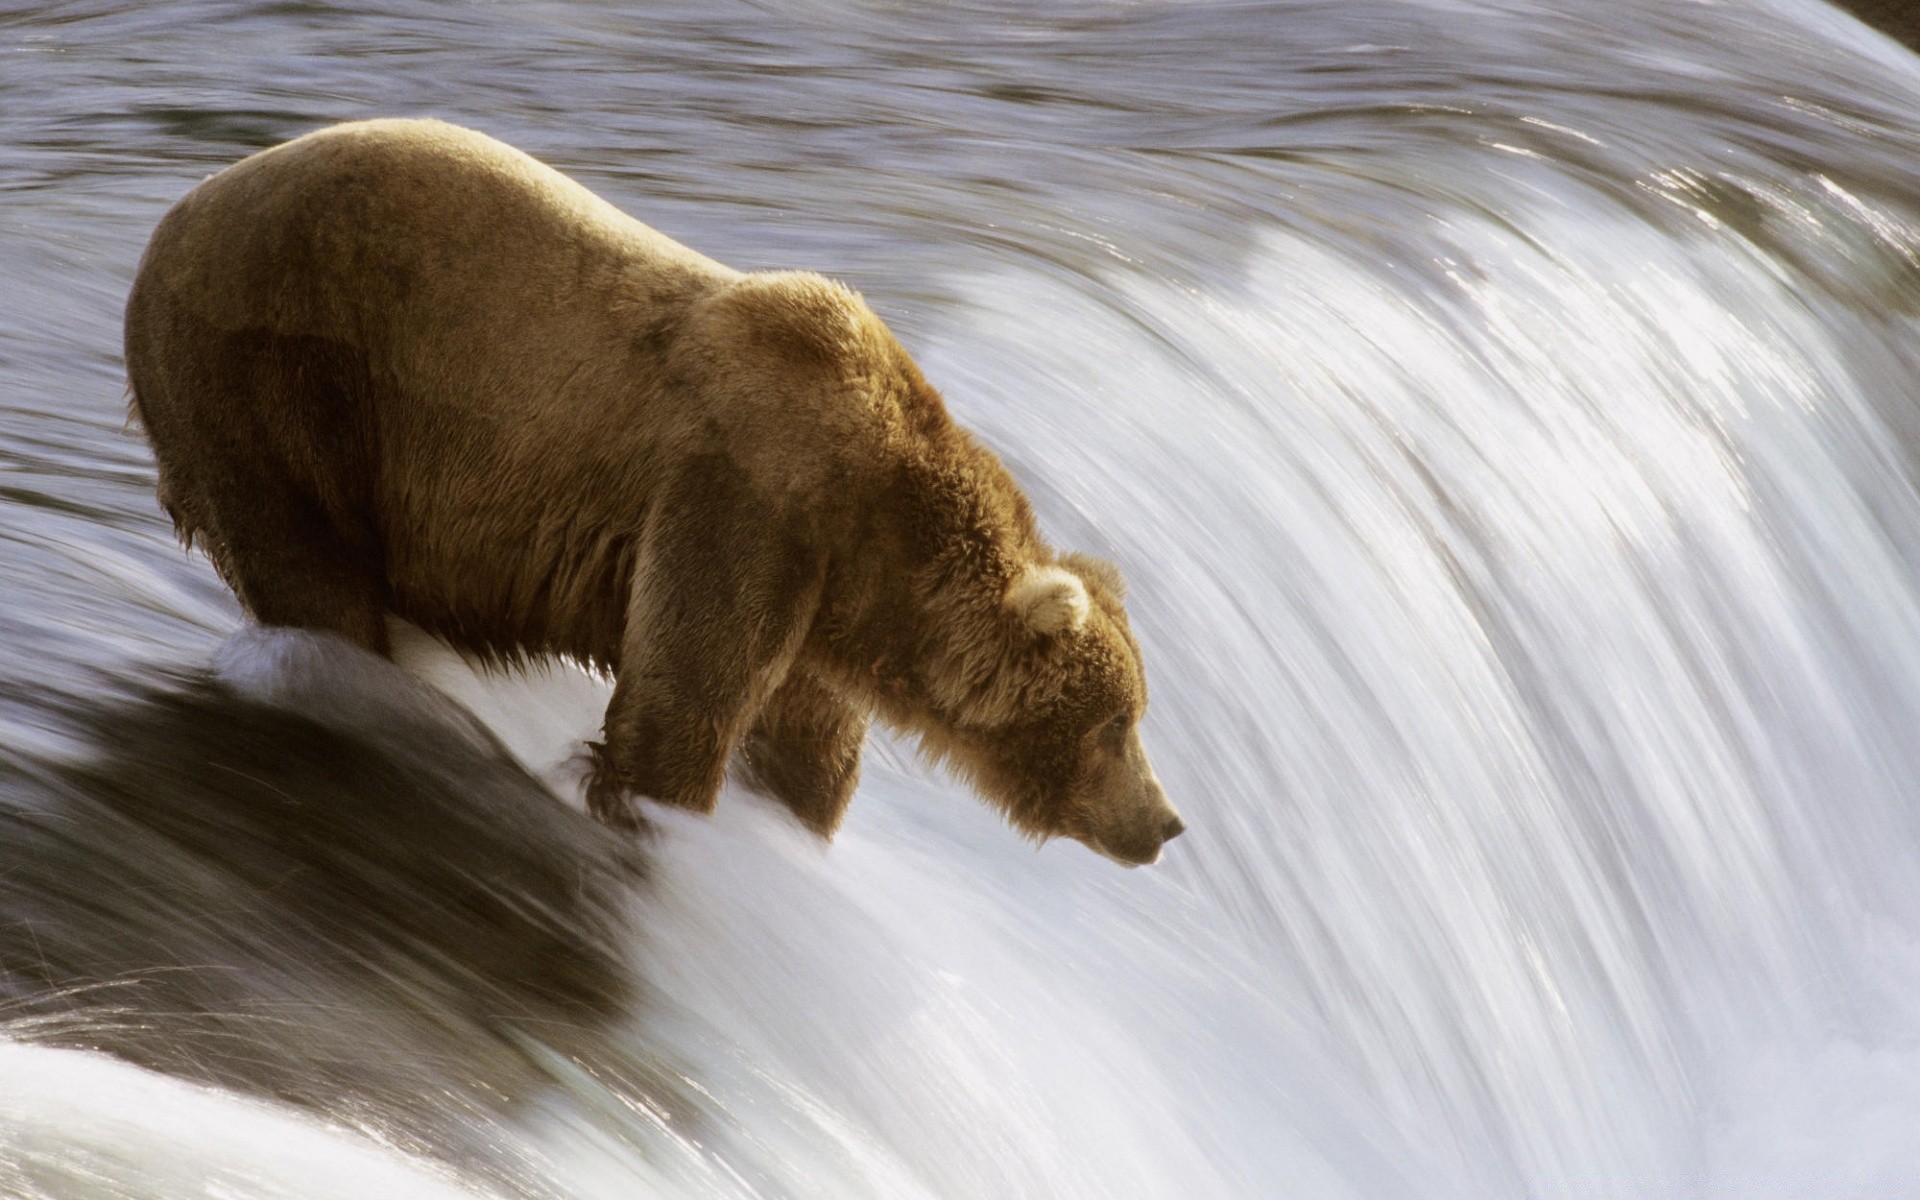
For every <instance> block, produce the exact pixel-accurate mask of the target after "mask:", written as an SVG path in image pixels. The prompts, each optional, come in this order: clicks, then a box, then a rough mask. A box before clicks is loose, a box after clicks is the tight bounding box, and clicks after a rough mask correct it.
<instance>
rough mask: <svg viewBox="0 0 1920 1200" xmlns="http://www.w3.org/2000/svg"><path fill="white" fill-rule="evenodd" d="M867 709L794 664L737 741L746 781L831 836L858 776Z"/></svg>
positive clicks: (849, 798) (804, 821)
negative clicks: (744, 737)
mask: <svg viewBox="0 0 1920 1200" xmlns="http://www.w3.org/2000/svg"><path fill="white" fill-rule="evenodd" d="M867 725H868V718H867V715H866V714H865V713H863V712H861V711H860V710H858V709H856V708H854V707H853V706H852V705H850V704H848V703H847V702H846V701H844V700H842V699H840V698H839V697H838V696H836V695H834V694H833V692H832V691H830V690H829V689H828V688H827V687H826V685H825V684H823V683H821V682H820V680H819V679H818V678H816V677H815V676H814V675H812V674H811V673H809V672H806V671H803V670H795V671H793V672H792V673H790V674H789V675H788V676H787V678H786V681H785V682H784V683H782V684H781V685H780V686H779V688H778V689H776V690H775V691H774V693H773V695H772V697H770V698H769V699H768V701H767V704H766V707H765V708H763V709H761V710H760V719H759V720H758V721H756V722H755V723H754V726H753V731H752V732H751V733H749V734H748V735H747V740H746V744H745V745H743V746H742V747H741V753H740V757H741V765H742V767H743V768H744V774H745V775H746V777H747V781H748V783H749V784H750V785H751V786H752V787H753V788H754V789H755V790H756V791H760V792H764V793H766V794H767V795H769V796H771V797H773V798H774V799H776V800H778V801H780V802H781V803H782V804H784V805H786V806H787V807H788V808H789V809H792V810H793V815H794V816H796V817H798V818H800V823H801V824H802V825H805V826H806V827H807V828H808V829H810V830H812V831H813V832H814V833H817V834H819V835H820V836H821V837H822V838H831V837H833V834H834V831H835V830H837V829H839V828H840V818H841V817H842V816H844V815H845V814H846V811H847V803H848V802H849V801H850V800H852V799H853V789H854V788H855V786H857V785H858V784H859V782H860V750H861V747H862V746H864V745H865V744H866V740H867Z"/></svg>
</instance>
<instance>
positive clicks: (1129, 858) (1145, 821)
mask: <svg viewBox="0 0 1920 1200" xmlns="http://www.w3.org/2000/svg"><path fill="white" fill-rule="evenodd" d="M1186 830H1187V823H1186V822H1185V821H1183V820H1181V819H1180V812H1179V810H1178V809H1176V808H1174V807H1173V805H1172V804H1170V803H1168V802H1167V794H1166V793H1165V792H1164V791H1162V790H1161V788H1160V782H1159V781H1158V780H1156V779H1151V778H1150V779H1149V780H1148V781H1147V783H1146V786H1144V787H1142V788H1140V789H1139V790H1138V791H1137V792H1136V793H1135V794H1134V796H1133V797H1132V800H1131V802H1130V803H1128V804H1126V805H1124V806H1122V807H1121V809H1120V810H1119V811H1117V812H1115V813H1113V814H1111V817H1110V819H1109V820H1108V821H1106V822H1103V823H1101V824H1100V825H1099V826H1098V827H1097V828H1095V829H1093V830H1092V831H1090V835H1089V836H1087V837H1083V838H1081V839H1080V840H1081V841H1082V842H1085V843H1086V845H1087V846H1088V847H1089V848H1090V849H1092V850H1093V851H1094V852H1096V853H1098V854H1101V855H1103V856H1105V857H1107V858H1110V859H1112V860H1113V861H1115V862H1117V863H1119V864H1121V865H1122V866H1128V867H1144V866H1151V865H1152V864H1153V863H1156V862H1159V861H1160V848H1161V847H1162V846H1164V845H1166V844H1167V843H1168V842H1170V841H1172V840H1173V839H1174V838H1177V837H1179V836H1180V835H1181V834H1183V833H1185V832H1186Z"/></svg>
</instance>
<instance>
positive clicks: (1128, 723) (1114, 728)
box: [1100, 713, 1133, 746]
mask: <svg viewBox="0 0 1920 1200" xmlns="http://www.w3.org/2000/svg"><path fill="white" fill-rule="evenodd" d="M1132 728H1133V718H1132V717H1129V716H1128V715H1126V714H1125V713H1121V714H1120V715H1119V716H1117V717H1115V718H1114V719H1113V720H1111V721H1108V722H1107V723H1106V725H1105V726H1104V727H1102V728H1101V730H1100V740H1101V741H1103V742H1105V743H1107V744H1108V745H1109V746H1118V745H1121V744H1123V743H1125V742H1126V740H1127V733H1128V732H1129V731H1130V730H1132Z"/></svg>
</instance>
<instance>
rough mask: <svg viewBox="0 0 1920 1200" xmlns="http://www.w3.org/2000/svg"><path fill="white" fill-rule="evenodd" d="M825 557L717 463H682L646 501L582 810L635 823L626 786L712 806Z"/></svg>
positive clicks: (713, 459) (786, 662)
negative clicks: (659, 491) (650, 500)
mask: <svg viewBox="0 0 1920 1200" xmlns="http://www.w3.org/2000/svg"><path fill="white" fill-rule="evenodd" d="M824 574H825V561H824V559H823V558H822V557H821V556H820V555H819V554H818V553H816V552H815V551H814V550H813V549H812V548H811V545H810V542H809V539H807V538H806V537H805V536H803V534H802V532H801V529H800V527H799V526H798V525H797V524H795V523H793V522H790V521H787V520H785V519H783V518H781V517H780V516H778V515H776V514H774V513H772V512H770V511H769V510H768V506H767V505H765V504H763V503H761V502H759V501H758V499H757V497H756V496H755V494H754V493H753V491H752V489H751V487H750V484H749V482H748V480H747V479H746V477H745V476H744V475H743V474H742V472H740V470H739V469H738V468H737V467H734V466H733V465H732V464H731V463H729V462H728V461H727V460H725V459H724V458H721V457H719V456H709V457H703V458H699V459H695V460H694V461H692V462H689V463H686V464H683V466H682V468H681V470H680V472H679V473H678V475H677V476H676V477H675V479H674V480H673V481H672V483H671V484H670V485H669V486H668V487H666V488H664V489H663V492H662V494H661V495H660V496H658V497H657V498H656V501H655V503H654V504H653V505H652V506H651V512H650V516H649V519H648V522H647V528H646V531H645V533H644V535H643V538H642V543H641V547H640V554H639V562H638V565H637V566H636V568H635V571H634V578H633V583H632V592H631V595H630V596H629V597H628V602H627V618H626V621H627V628H626V635H625V637H624V639H623V640H622V644H621V649H620V658H619V662H618V664H617V666H616V668H615V671H614V677H615V681H614V689H613V699H612V701H611V702H610V703H609V704H608V705H607V719H606V729H605V741H604V742H602V743H601V744H600V745H598V746H596V747H595V748H594V749H595V760H596V761H595V765H594V773H593V777H592V779H591V780H590V782H589V784H588V788H587V804H588V808H589V809H590V811H591V812H592V813H593V815H594V816H596V817H598V818H600V819H601V820H603V821H605V822H607V823H608V824H610V825H615V826H621V827H634V826H637V825H639V824H641V821H640V819H639V817H638V814H637V813H636V812H635V810H634V809H633V807H632V804H631V802H630V801H629V799H628V796H629V794H632V793H637V794H639V795H643V796H649V797H651V798H653V799H655V800H658V801H660V802H661V803H663V804H671V805H674V806H675V807H678V808H688V809H692V810H694V811H696V812H711V811H712V810H713V804H714V801H715V800H716V799H717V798H718V796H719V792H720V785H721V783H722V781H723V780H724V779H725V777H726V769H727V763H728V761H729V760H730V759H731V758H732V757H733V755H734V752H735V751H736V750H738V749H739V747H740V743H741V741H742V740H743V739H744V738H745V737H746V734H747V731H748V730H749V729H750V728H752V726H753V721H754V719H755V718H756V717H757V716H758V715H759V713H760V709H761V706H762V705H764V704H765V703H766V701H767V698H768V697H769V696H770V695H772V694H773V692H774V690H775V689H776V688H777V687H778V686H779V685H780V682H781V680H782V679H783V678H784V677H785V675H786V673H787V669H788V667H789V666H791V665H792V663H793V660H794V656H795V654H796V653H797V652H798V650H799V647H800V643H801V640H802V639H803V638H804V637H805V636H806V632H807V629H808V627H809V626H810V625H811V623H812V620H813V614H814V610H815V608H816V607H817V606H818V604H819V599H820V588H821V584H822V581H823V579H824Z"/></svg>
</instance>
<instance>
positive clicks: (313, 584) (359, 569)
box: [207, 470, 390, 655]
mask: <svg viewBox="0 0 1920 1200" xmlns="http://www.w3.org/2000/svg"><path fill="white" fill-rule="evenodd" d="M221 494H223V495H228V496H233V497H235V498H236V502H233V503H229V504H227V505H224V506H222V509H221V510H220V511H218V512H216V513H214V514H212V519H211V520H210V521H209V522H208V525H209V526H210V528H209V529H208V531H207V532H208V533H209V534H210V535H211V536H210V539H209V541H210V543H211V544H210V545H209V547H208V549H209V551H210V552H211V555H212V557H213V559H214V563H215V565H216V566H217V567H218V568H219V569H220V573H221V575H222V576H224V577H225V578H226V580H227V582H228V584H230V585H231V586H232V587H233V590H234V593H235V594H236V595H237V596H239V598H240V603H241V604H242V605H244V606H245V607H246V609H247V611H248V612H249V613H251V614H253V616H254V618H255V619H256V620H258V621H259V622H260V623H261V624H263V625H287V626H293V627H295V628H299V629H323V630H327V631H329V632H332V633H337V634H339V635H340V636H342V637H344V638H346V639H347V640H348V641H350V642H353V643H355V644H356V645H359V646H362V647H364V648H366V649H368V650H371V651H373V652H374V653H375V654H380V655H386V654H387V653H388V652H389V650H390V646H389V645H388V641H387V625H386V609H387V600H386V597H387V587H386V580H385V577H384V575H383V574H382V573H381V572H380V571H379V569H378V558H377V555H376V554H375V553H374V552H373V551H372V550H371V547H370V542H371V538H370V537H364V538H348V537H346V536H343V535H342V534H341V533H340V532H339V531H338V530H337V529H336V528H335V527H334V525H333V523H332V522H331V521H329V520H328V519H327V516H326V514H325V513H324V512H323V511H321V508H320V505H319V504H318V503H317V502H315V501H313V500H312V499H310V498H308V497H306V496H303V495H301V494H300V493H299V492H298V491H297V490H296V489H295V488H294V487H293V486H292V485H290V484H289V483H287V482H286V481H285V480H272V479H270V478H269V476H268V473H267V472H265V471H260V470H248V471H245V472H239V473H236V474H235V476H234V477H232V478H230V479H228V480H227V481H225V486H224V487H223V489H222V492H221Z"/></svg>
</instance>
